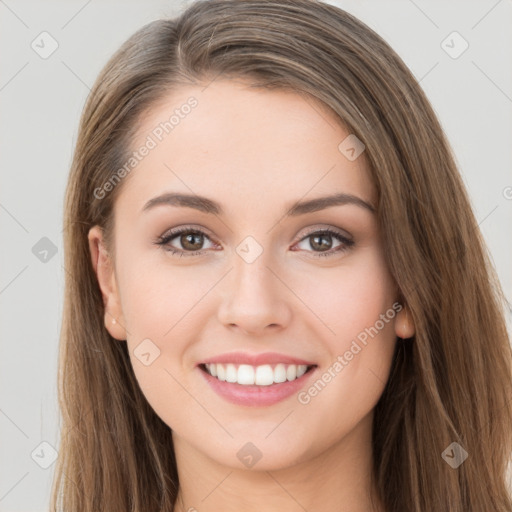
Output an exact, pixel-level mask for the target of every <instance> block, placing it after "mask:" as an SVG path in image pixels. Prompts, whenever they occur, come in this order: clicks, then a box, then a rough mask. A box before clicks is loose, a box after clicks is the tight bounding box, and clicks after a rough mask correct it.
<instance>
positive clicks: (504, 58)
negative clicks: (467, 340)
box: [0, 0, 512, 512]
mask: <svg viewBox="0 0 512 512" xmlns="http://www.w3.org/2000/svg"><path fill="white" fill-rule="evenodd" d="M188 3H189V2H179V1H174V2H172V1H146V2H142V1H139V2H134V1H123V2H120V1H119V2H113V1H110V2H107V1H99V0H90V1H86V0H84V1H75V0H72V1H67V2H54V1H46V2H40V1H39V2H35V1H33V2H28V1H21V0H18V1H16V0H0V41H1V47H2V60H1V64H0V104H1V112H2V117H1V123H0V130H1V132H0V134H1V136H0V156H1V180H2V181H1V187H0V222H1V224H0V226H1V231H2V233H1V244H2V245H1V251H0V257H1V260H0V314H1V322H0V328H1V346H0V349H1V352H0V379H1V380H0V433H1V436H0V441H1V445H0V512H4V511H10V512H21V511H23V512H30V511H42V510H46V509H47V508H48V500H49V491H50V484H51V479H52V475H53V469H54V467H55V465H54V464H52V465H51V466H49V467H48V468H47V469H43V468H41V467H40V466H39V465H38V464H37V463H36V462H35V460H38V461H40V462H44V461H45V458H46V460H48V459H47V457H48V456H49V454H50V449H49V448H48V447H45V446H43V447H42V448H41V447H40V446H39V445H40V443H41V442H43V441H45V442H47V443H50V444H51V445H53V446H54V447H55V448H56V449H58V431H59V421H58V407H57V401H56V379H57V377H56V375H57V348H58V338H59V330H60V321H61V312H62V290H63V280H64V269H63V266H62V262H63V259H62V256H63V255H62V202H63V192H64V187H65V182H66V179H67V174H68V171H69V166H70V162H71V157H72V151H73V147H74V143H75V141H76V134H77V126H78V120H79V116H80V113H81V110H82V107H83V104H84V101H85V99H86V96H87V94H88V92H89V88H90V87H91V86H92V84H93V82H94V79H95V77H96V76H97V74H98V73H99V71H100V69H101V67H102V66H103V65H104V63H105V62H106V60H107V59H108V57H109V56H110V55H111V54H112V53H113V52H114V51H115V50H116V49H117V48H118V47H119V45H120V44H121V43H122V42H123V41H124V40H125V39H126V38H127V37H128V36H129V35H131V34H132V33H133V32H134V31H135V30H136V29H138V28H139V27H141V26H142V25H144V24H145V23H147V22H149V21H151V20H154V19H157V18H159V17H168V16H172V15H174V14H175V13H177V12H178V11H179V10H180V9H182V8H183V7H185V6H186V5H187V4H188ZM331 3H333V4H335V5H338V6H340V7H342V8H344V9H346V10H347V11H349V12H351V13H353V14H355V15H356V16H357V17H359V18H360V19H362V20H363V21H364V22H366V23H367V24H368V25H369V26H370V27H372V28H373V29H374V30H376V31H377V32H378V33H379V34H381V35H382V36H383V37H384V38H385V39H386V40H387V41H388V42H389V43H390V44H391V46H393V47H394V48H395V50H396V51H397V52H398V53H399V54H400V55H401V57H402V58H403V59H404V60H405V62H406V64H407V65H408V66H409V67H410V68H411V70H412V72H413V73H414V74H415V76H416V77H417V79H418V81H420V83H421V85H422V87H423V88H424V90H425V91H426V93H427V95H428V97H429V98H430V100H431V102H432V104H433V106H434V109H435V111H436V112H437V114H438V116H439V118H440V120H441V123H442V125H443V127H444V129H445V131H446V133H447V135H448V138H449V140H450V142H451V144H452V147H453V149H454V151H455V155H456V158H457V161H458V163H459V166H460V170H461V173H462V174H463V177H464V180H465V182H466V184H467V187H468V189H469V192H470V195H471V198H472V201H473V205H474V210H475V213H476V217H477V219H478V221H479V222H480V227H481V229H482V232H483V234H484V236H485V239H486V241H487V242H488V246H489V249H490V252H491V254H492V257H493V259H494V262H495V265H496V267H497V270H498V274H499V277H500V279H501V282H502V284H503V287H504V289H505V292H506V294H507V297H508V299H509V300H511V299H512V268H511V265H510V263H511V261H512V258H511V255H512V237H511V233H512V199H511V198H512V189H510V188H507V187H512V173H511V168H512V167H511V164H512V156H511V152H512V150H511V147H512V115H511V114H512V66H511V63H512V2H511V0H500V1H496V0H481V1H472V2H470V1H446V0H445V1H437V2H434V1H427V0H414V1H413V0H399V1H381V0H371V1H361V0H357V1H341V0H340V1H337V2H335V1H332V2H331ZM43 31H47V32H49V33H50V34H51V36H52V37H53V38H54V39H55V40H56V41H57V42H58V45H59V46H58V49H57V50H56V51H55V52H54V53H53V54H52V55H51V56H50V57H49V58H47V59H42V58H41V57H40V56H39V55H38V54H37V53H36V52H35V51H34V50H33V49H32V48H31V43H32V41H33V40H34V39H36V41H37V37H38V36H39V34H40V33H41V32H43ZM453 31H457V32H459V33H460V34H461V36H462V37H463V38H464V39H465V40H466V41H467V42H468V43H469V48H468V49H467V51H465V52H464V53H463V54H462V55H461V56H460V57H458V58H457V59H453V58H451V57H450V56H449V55H448V54H447V53H446V52H445V51H444V49H443V48H442V47H441V43H442V41H443V40H445V38H446V37H447V36H448V35H449V34H450V33H452V32H453ZM448 44H451V43H450V42H449V40H448ZM457 44H459V43H458V42H455V43H454V45H455V49H457ZM507 191H508V194H507ZM507 195H508V199H507V197H506V196H507ZM43 237H47V238H49V239H50V240H51V241H52V242H53V243H54V244H55V246H56V247H57V253H56V254H55V256H53V257H52V258H49V259H48V261H47V262H46V263H43V262H42V261H40V260H39V259H38V258H37V257H36V256H35V255H34V254H33V252H32V247H33V246H34V245H35V244H36V243H37V242H38V241H39V240H40V239H41V238H43ZM509 321H510V315H509ZM34 450H36V454H39V458H38V457H37V456H36V455H34V459H35V460H34V459H33V458H32V456H31V454H32V453H33V452H34ZM41 450H42V451H41ZM43 454H44V455H43Z"/></svg>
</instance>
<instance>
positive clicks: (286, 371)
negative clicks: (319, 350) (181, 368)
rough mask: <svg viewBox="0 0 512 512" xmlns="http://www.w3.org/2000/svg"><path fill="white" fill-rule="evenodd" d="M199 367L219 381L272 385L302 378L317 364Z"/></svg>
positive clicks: (213, 365) (206, 365) (230, 364)
mask: <svg viewBox="0 0 512 512" xmlns="http://www.w3.org/2000/svg"><path fill="white" fill-rule="evenodd" d="M199 368H201V370H203V371H204V372H206V373H207V374H208V375H211V376H212V377H215V378H216V379H218V380H219V381H222V382H229V383H233V384H241V385H242V386H254V385H256V386H272V385H273V384H282V383H284V382H291V381H294V380H297V379H299V378H301V377H302V376H303V375H305V374H306V373H308V372H309V371H311V370H312V369H313V368H316V365H309V366H308V365H305V364H284V363H278V364H274V365H271V364H263V365H260V366H251V365H248V364H232V363H227V364H220V363H210V364H200V365H199Z"/></svg>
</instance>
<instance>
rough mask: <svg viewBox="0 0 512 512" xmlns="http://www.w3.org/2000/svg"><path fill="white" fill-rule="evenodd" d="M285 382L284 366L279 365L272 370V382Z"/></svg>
mask: <svg viewBox="0 0 512 512" xmlns="http://www.w3.org/2000/svg"><path fill="white" fill-rule="evenodd" d="M285 381H286V366H285V365H284V364H281V363H279V364H278V365H277V366H276V367H275V368H274V382H278V383H279V382H285Z"/></svg>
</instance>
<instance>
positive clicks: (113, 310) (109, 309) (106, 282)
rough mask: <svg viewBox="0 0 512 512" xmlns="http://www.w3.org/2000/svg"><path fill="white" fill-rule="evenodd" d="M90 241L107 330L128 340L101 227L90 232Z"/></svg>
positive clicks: (112, 268)
mask: <svg viewBox="0 0 512 512" xmlns="http://www.w3.org/2000/svg"><path fill="white" fill-rule="evenodd" d="M88 239H89V249H90V252H91V258H92V266H93V268H94V272H95V273H96V277H97V279H98V284H99V287H100V290H101V294H102V296H103V305H104V306H105V317H104V322H105V328H106V329H107V331H108V332H109V333H110V335H111V336H112V337H113V338H115V339H117V340H126V329H125V327H124V326H125V321H124V317H123V311H122V308H121V301H120V297H119V292H118V287H117V282H116V276H115V272H114V266H113V261H112V258H111V255H109V254H108V252H107V249H106V246H105V242H104V239H103V230H102V229H101V227H100V226H94V227H92V228H91V229H90V230H89V235H88Z"/></svg>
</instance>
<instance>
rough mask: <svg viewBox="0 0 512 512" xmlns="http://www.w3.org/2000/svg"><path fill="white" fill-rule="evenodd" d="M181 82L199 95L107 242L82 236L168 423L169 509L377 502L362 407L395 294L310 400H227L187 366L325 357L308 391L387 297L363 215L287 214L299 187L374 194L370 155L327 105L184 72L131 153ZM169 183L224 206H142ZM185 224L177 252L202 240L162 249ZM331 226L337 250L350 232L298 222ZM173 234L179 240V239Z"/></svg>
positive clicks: (389, 329)
mask: <svg viewBox="0 0 512 512" xmlns="http://www.w3.org/2000/svg"><path fill="white" fill-rule="evenodd" d="M190 96H194V97H195V98H196V99H197V100H198V105H197V107H196V108H195V109H193V110H192V112H191V113H190V114H189V115H188V116H186V117H185V118H184V119H182V120H181V121H180V123H179V125H178V126H176V127H175V128H174V130H173V131H172V133H171V134H170V135H168V136H167V137H166V138H164V140H163V141H162V142H161V143H159V144H158V146H157V147H156V148H154V149H152V150H151V151H150V152H149V154H148V155H147V156H146V157H145V158H144V159H143V160H142V161H141V162H140V163H139V164H138V165H137V167H136V169H135V170H134V171H132V173H131V174H130V175H129V176H128V177H127V178H125V181H124V183H123V185H122V187H123V188H122V190H121V193H120V195H119V196H118V198H117V200H116V203H115V208H114V215H115V233H114V237H115V253H114V254H108V253H107V250H106V248H105V246H104V243H103V238H102V233H101V230H100V228H99V227H98V226H95V227H93V228H92V229H91V230H90V232H89V244H90V250H91V257H92V261H93V266H94V268H95V271H96V273H97V276H98V282H99V285H100V287H101V290H102V293H103V297H104V302H105V311H106V313H105V326H106V328H107V329H108V330H109V332H110V334H111V335H112V336H113V337H114V338H115V339H116V340H119V341H116V342H119V343H128V348H129V351H130V355H131V361H132V365H133V369H134V372H135V375H136V378H137V380H138V382H139V385H140V387H141V389H142V391H143V393H144V394H145V396H146V398H147V400H148V402H149V403H150V404H151V406H152V407H153V408H154V410H155V412H156V413H157V414H158V415H159V416H160V417H161V418H162V420H163V421H164V422H165V423H166V424H167V425H169V427H170V428H171V429H172V431H173V441H174V446H175V451H176V457H177V464H178V472H179V479H180V491H179V500H178V504H177V506H176V510H179V511H186V510H189V509H191V508H192V507H193V508H194V509H195V510H197V511H199V512H209V511H218V510H224V511H228V512H229V511H235V510H236V511H239V510H244V511H247V512H252V511H261V510H265V511H268V512H271V511H280V512H283V511H284V512H286V511H294V512H295V511H303V510H304V509H306V510H308V511H309V512H313V511H324V512H325V511H335V510H336V511H340V510H343V511H344V512H363V511H364V512H368V511H378V510H383V509H382V508H381V505H379V504H378V500H376V501H375V504H376V506H375V507H372V506H371V503H370V496H371V495H372V494H375V489H374V488H372V486H371V483H370V478H369V477H370V473H371V467H372V451H371V429H372V419H373V409H374V407H375V405H376V403H377V401H378V400H379V398H380V396H381V394H382V392H383V389H384V386H385V383H386V381H387V379H388V376H389V370H390V366H391V361H392V354H393V349H394V346H395V343H396V336H400V337H402V338H407V337H410V336H412V335H413V333H414V326H413V325H412V323H411V320H410V315H408V316H407V314H406V309H405V308H404V309H402V311H401V312H399V313H398V314H397V315H396V316H395V317H394V318H393V319H392V320H390V321H389V322H388V323H386V324H385V327H384V328H383V329H381V330H380V331H379V332H378V334H377V335H376V336H375V337H373V339H370V341H369V342H368V344H367V345H366V346H365V347H364V349H363V350H361V351H360V352H359V353H358V354H357V355H356V356H354V358H353V359H352V360H351V361H350V362H349V363H348V364H347V365H346V366H345V367H344V369H343V370H342V371H341V372H340V373H339V374H338V375H337V376H336V377H335V378H334V379H332V381H331V382H330V383H328V385H326V386H325V388H324V389H323V390H322V391H321V392H320V393H318V395H317V396H315V397H314V398H313V399H312V400H311V401H310V402H309V403H308V404H301V403H299V401H298V400H297V395H295V394H294V395H292V396H291V397H289V398H287V399H285V400H284V401H281V402H278V403H277V404H274V405H271V406H265V407H248V406H239V405H234V404H231V403H229V402H227V401H225V400H224V399H223V398H221V397H220V396H218V395H217V394H216V393H215V392H214V391H213V390H212V389H211V388H210V387H209V385H208V384H207V383H206V381H205V379H204V378H203V376H202V374H201V370H199V369H198V367H197V364H198V363H200V362H201V361H203V360H205V359H206V358H208V357H212V356H215V355H219V354H224V353H228V352H234V351H244V352H248V353H251V354H258V353H262V352H279V353H282V354H286V355H291V356H296V357H300V358H303V359H305V360H308V361H314V362H315V363H316V364H317V365H318V368H317V369H316V370H315V372H316V377H315V378H313V379H312V380H311V378H310V380H308V384H307V386H306V388H307V387H309V386H311V384H313V383H314V381H315V380H316V378H318V377H319V376H320V375H321V374H322V372H323V371H326V370H327V369H328V368H329V367H332V365H333V363H334V361H336V358H337V357H338V356H339V355H343V354H344V353H345V352H346V351H347V350H348V349H349V348H350V345H351V342H352V341H353V340H354V339H355V338H356V336H357V335H358V334H359V333H361V332H362V331H364V329H365V328H368V327H370V326H373V325H374V324H375V322H376V320H378V319H379V315H381V314H383V313H385V312H386V311H387V310H388V309H390V308H391V307H392V305H393V303H395V302H396V301H397V299H398V290H397V288H396V285H395V283H394V281H393V279H392V277H391V275H390V273H389V271H388V268H387V265H386V262H385V258H384V254H383V248H382V241H381V238H380V235H379V231H378V224H377V217H376V215H375V214H374V213H372V212H371V211H369V210H367V209H365V208H362V207H360V206H357V205H354V204H346V205H341V206H333V207H330V208H327V209H324V210H321V211H317V212H310V213H306V214H304V215H301V216H299V217H289V218H287V217H285V216H284V214H285V213H286V211H287V209H288V208H289V207H290V206H291V205H292V204H293V203H295V202H297V201H300V200H307V199H312V198H316V197H321V196H325V195H330V194H333V193H334V192H344V193H348V194H353V195H355V196H358V197H360V198H361V199H363V200H365V201H367V202H369V203H370V204H372V205H374V206H375V204H376V199H377V197H376V192H375V189H374V186H373V184H372V182H371V180H370V174H369V172H368V169H367V163H366V161H365V154H364V152H363V153H362V154H361V156H359V157H358V158H357V159H356V160H354V161H349V160H348V159H347V158H346V157H345V156H344V155H343V154H342V153H341V152H340V151H339V150H338V145H339V144H340V142H341V141H342V140H343V139H345V137H346V136H347V135H349V132H348V131H346V130H345V129H344V128H343V127H342V126H341V125H340V123H339V122H338V121H337V119H336V118H335V116H334V114H333V113H332V112H330V111H328V110H327V108H326V107H324V106H323V105H322V104H320V103H318V102H316V101H313V100H312V99H306V98H305V97H304V96H301V95H297V94H295V93H293V92H289V91H283V90H281V91H265V90H261V89H254V88H249V86H248V84H247V83H244V82H242V81H233V80H221V79H217V80H216V81H214V82H213V83H211V84H210V85H209V86H208V87H206V89H205V88H204V86H203V87H196V86H187V87H185V86H183V87H182V88H180V89H178V90H176V91H175V92H173V94H172V95H169V97H168V98H166V101H165V102H163V103H161V104H159V105H158V106H155V107H154V108H153V109H152V110H151V111H149V112H148V113H147V116H145V118H144V120H143V123H142V124H141V127H140V129H139V132H138V136H137V140H136V141H135V143H134V149H135V148H138V147H140V146H141V145H142V144H143V143H144V141H145V140H146V137H147V135H148V134H150V133H151V131H152V129H153V128H154V127H155V126H156V125H158V124H159V123H160V122H161V121H162V120H164V119H168V117H169V112H171V111H172V110H173V109H175V108H177V107H179V106H180V105H182V104H184V103H185V102H186V100H187V98H189V97H190ZM171 191H172V192H183V193H188V194H190V193H194V194H198V195H201V196H207V197H209V198H212V199H214V200H215V201H217V202H219V203H220V204H221V205H222V207H223V209H224V210H225V213H224V214H223V215H212V214H207V213H204V212H199V211H197V210H194V209H191V208H184V207H176V206H169V205H160V206H157V207H155V208H153V209H151V210H149V211H147V212H142V208H143V206H144V205H145V204H146V202H147V201H148V200H150V199H151V198H153V197H155V196H158V195H160V194H162V193H163V192H171ZM185 225H193V226H192V227H195V228H196V229H197V228H200V229H202V230H203V231H204V232H205V233H206V234H207V236H206V237H205V238H203V240H201V239H199V241H196V242H195V246H193V247H192V249H190V248H189V249H188V251H189V252H193V248H194V247H195V248H197V249H198V250H202V251H203V253H202V254H200V255H195V256H183V257H179V256H173V255H172V254H171V253H170V252H168V251H166V250H165V249H164V248H163V247H162V246H159V245H155V243H154V242H155V240H157V239H158V237H159V236H162V235H164V234H166V233H167V232H168V231H169V230H170V229H172V228H175V227H179V226H185ZM328 227H330V228H333V229H335V230H338V231H340V232H341V233H342V234H345V235H346V234H348V235H350V237H351V239H353V240H354V242H355V243H354V245H353V246H351V247H348V248H347V250H345V251H341V252H333V251H334V250H335V249H336V248H337V247H339V246H340V245H343V243H342V242H340V241H339V240H338V239H336V238H335V237H331V238H329V237H327V239H326V243H327V244H329V243H331V244H332V245H331V246H330V248H329V247H327V248H325V249H323V251H326V250H330V251H331V253H332V255H331V256H330V257H322V256H318V254H321V253H322V249H321V248H320V249H319V248H318V245H317V246H315V242H314V240H313V238H314V237H312V236H308V235H311V234H313V233H316V232H318V231H321V230H322V229H325V228H328ZM249 235H250V236H252V237H253V238H254V239H255V240H256V241H257V243H258V244H259V246H260V247H261V248H262V250H263V252H262V254H261V255H260V256H259V257H258V258H257V259H256V260H255V261H253V262H252V263H247V262H246V261H245V260H244V259H243V258H241V257H240V256H239V255H238V253H237V252H236V248H237V246H238V245H239V244H240V242H241V241H242V240H244V238H245V237H247V236H249ZM169 244H170V245H172V246H173V247H174V248H176V249H182V250H184V251H186V250H187V249H186V248H184V245H182V244H186V239H184V237H183V236H182V237H181V238H180V235H178V236H176V237H175V238H174V239H173V240H172V242H169ZM188 247H190V246H188ZM113 319H115V323H113ZM145 339H150V340H151V343H153V344H154V346H156V347H158V349H159V350H160V355H159V357H157V358H156V359H155V360H154V361H153V362H152V363H151V364H150V365H147V366H146V365H144V364H142V363H141V361H140V360H139V359H138V358H137V357H136V356H135V355H134V352H133V351H134V349H135V348H136V347H137V346H138V345H139V344H140V343H141V341H142V340H145ZM125 340H126V341H125ZM152 346H153V345H152ZM247 442H251V443H253V444H254V445H255V446H256V447H257V448H258V450H259V451H260V452H261V454H262V457H261V459H260V460H259V461H258V462H257V463H256V464H255V465H254V466H253V467H252V468H247V467H245V466H244V465H243V464H242V463H241V461H240V460H239V459H238V457H237V452H238V451H239V450H240V449H241V448H242V447H243V446H244V445H245V444H246V443H247Z"/></svg>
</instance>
